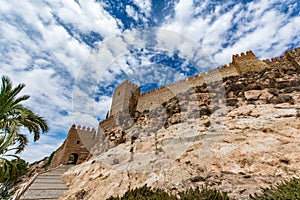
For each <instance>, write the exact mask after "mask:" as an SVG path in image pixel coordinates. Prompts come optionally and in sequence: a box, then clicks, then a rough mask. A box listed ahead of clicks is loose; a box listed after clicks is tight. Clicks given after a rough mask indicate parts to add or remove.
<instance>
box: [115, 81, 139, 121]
mask: <svg viewBox="0 0 300 200" xmlns="http://www.w3.org/2000/svg"><path fill="white" fill-rule="evenodd" d="M139 95H140V89H139V87H138V86H137V85H135V84H134V83H131V82H129V81H128V80H126V81H124V82H123V83H122V84H121V85H120V86H118V87H117V88H116V89H115V91H114V95H113V100H112V106H111V110H110V116H112V115H114V114H116V113H118V112H131V111H132V110H134V109H135V107H136V103H137V100H138V97H139Z"/></svg>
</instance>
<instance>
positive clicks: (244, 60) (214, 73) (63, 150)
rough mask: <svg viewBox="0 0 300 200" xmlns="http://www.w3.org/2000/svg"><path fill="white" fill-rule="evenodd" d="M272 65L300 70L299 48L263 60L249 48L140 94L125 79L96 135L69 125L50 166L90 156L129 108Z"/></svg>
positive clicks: (143, 107) (144, 107)
mask: <svg viewBox="0 0 300 200" xmlns="http://www.w3.org/2000/svg"><path fill="white" fill-rule="evenodd" d="M275 67H276V68H280V69H283V70H289V69H292V70H298V71H300V47H298V48H296V49H295V50H287V51H286V52H285V53H284V55H282V56H280V57H275V58H272V59H271V60H269V59H266V60H263V61H262V60H259V59H257V58H256V56H255V55H254V54H253V52H252V51H248V52H246V53H241V54H240V55H238V54H237V55H233V56H232V62H231V63H229V65H224V66H222V67H221V68H216V69H214V70H210V71H208V72H205V73H202V74H200V75H195V76H194V77H188V78H187V79H183V80H181V81H178V82H175V83H172V84H170V85H166V86H163V87H161V88H157V89H155V90H151V91H149V92H146V93H145V94H141V95H140V89H139V87H138V86H137V85H135V84H133V83H131V82H129V81H127V80H126V81H125V82H123V83H122V84H121V85H120V86H118V87H117V88H116V89H115V91H114V96H113V101H112V106H111V110H110V111H111V113H110V116H109V117H108V118H107V119H105V120H103V121H102V122H100V123H99V127H98V133H97V134H96V130H95V129H90V128H85V127H81V126H77V127H76V126H75V125H72V127H71V128H70V130H69V132H68V135H67V138H66V140H65V142H64V143H63V144H62V145H61V146H60V147H59V148H58V149H57V150H56V152H55V154H54V157H53V159H52V162H51V167H55V166H58V165H60V164H68V163H69V162H70V157H71V156H74V155H75V157H76V156H77V158H76V162H75V163H76V164H77V163H81V162H83V161H84V160H86V159H87V158H88V157H89V156H90V149H91V148H92V147H93V146H94V144H99V143H101V142H103V141H104V140H105V137H106V135H105V134H106V133H105V129H106V128H108V127H110V128H111V127H116V126H120V125H121V123H122V120H123V119H124V118H126V117H130V116H129V114H130V111H135V110H137V111H139V112H143V111H144V110H151V107H152V106H155V105H160V104H162V103H163V102H165V101H168V100H169V99H170V98H172V97H174V96H176V95H178V94H180V93H183V92H185V91H187V90H188V89H190V88H191V87H195V86H201V85H202V84H204V83H209V82H214V81H216V80H221V79H222V78H225V77H230V76H238V75H242V74H245V73H247V72H259V71H262V70H264V69H266V68H275Z"/></svg>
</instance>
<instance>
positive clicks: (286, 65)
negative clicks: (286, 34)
mask: <svg viewBox="0 0 300 200" xmlns="http://www.w3.org/2000/svg"><path fill="white" fill-rule="evenodd" d="M263 62H265V63H266V64H268V65H269V66H270V67H272V68H274V67H280V68H282V69H293V70H295V69H297V68H298V69H299V68H300V47H298V48H296V49H295V50H287V51H286V52H285V54H284V55H282V56H280V57H274V58H272V59H271V60H269V59H266V60H263Z"/></svg>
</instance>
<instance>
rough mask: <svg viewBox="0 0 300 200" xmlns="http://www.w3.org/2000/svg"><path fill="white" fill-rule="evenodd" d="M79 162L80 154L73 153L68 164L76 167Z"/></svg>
mask: <svg viewBox="0 0 300 200" xmlns="http://www.w3.org/2000/svg"><path fill="white" fill-rule="evenodd" d="M77 160H78V154H77V153H72V154H71V155H70V156H69V159H68V164H69V165H76V164H77Z"/></svg>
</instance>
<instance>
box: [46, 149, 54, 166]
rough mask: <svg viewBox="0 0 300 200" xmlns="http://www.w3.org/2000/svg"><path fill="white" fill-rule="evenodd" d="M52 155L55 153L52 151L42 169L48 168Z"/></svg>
mask: <svg viewBox="0 0 300 200" xmlns="http://www.w3.org/2000/svg"><path fill="white" fill-rule="evenodd" d="M54 154H55V151H53V152H52V153H51V154H50V156H49V158H48V159H47V162H46V163H45V164H44V166H43V167H48V166H50V164H51V161H52V159H53V156H54Z"/></svg>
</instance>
